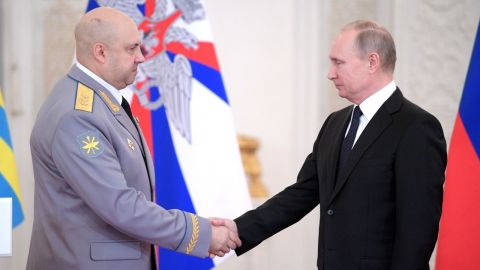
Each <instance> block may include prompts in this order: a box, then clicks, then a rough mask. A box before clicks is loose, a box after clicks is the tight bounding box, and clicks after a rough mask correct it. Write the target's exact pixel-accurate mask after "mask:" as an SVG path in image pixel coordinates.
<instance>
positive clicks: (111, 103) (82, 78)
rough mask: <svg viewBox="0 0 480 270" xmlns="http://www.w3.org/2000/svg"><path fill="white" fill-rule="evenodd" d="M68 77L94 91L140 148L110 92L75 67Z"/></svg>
mask: <svg viewBox="0 0 480 270" xmlns="http://www.w3.org/2000/svg"><path fill="white" fill-rule="evenodd" d="M68 76H70V77H71V78H72V79H74V80H76V81H79V82H81V83H83V84H85V85H86V86H87V87H88V88H90V89H92V90H93V91H95V93H96V94H97V95H98V96H99V97H100V98H101V100H102V101H103V102H104V103H105V105H106V106H107V108H109V109H110V111H111V112H112V114H113V115H114V116H115V118H116V119H117V121H118V122H120V124H121V125H122V126H123V127H124V128H125V129H127V130H128V132H129V133H130V135H132V137H133V139H134V140H135V141H136V142H137V144H138V145H140V146H142V142H141V139H140V137H139V135H138V132H137V130H136V128H135V126H134V124H133V122H132V121H131V120H130V117H128V115H127V113H126V112H125V110H123V108H122V106H121V105H120V104H119V103H118V102H117V101H116V99H115V98H114V97H113V96H112V95H111V94H110V92H108V91H107V90H106V89H104V87H103V86H101V85H100V84H99V83H98V82H96V81H95V80H94V79H92V78H91V77H90V76H88V75H87V74H85V73H84V72H83V71H81V70H80V69H79V68H78V67H77V66H76V65H74V66H73V67H72V68H71V69H70V72H69V73H68ZM142 151H143V150H142Z"/></svg>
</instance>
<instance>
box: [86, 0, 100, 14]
mask: <svg viewBox="0 0 480 270" xmlns="http://www.w3.org/2000/svg"><path fill="white" fill-rule="evenodd" d="M97 7H99V5H98V3H97V1H95V0H90V1H88V4H87V9H86V10H85V12H89V11H90V10H92V9H95V8H97Z"/></svg>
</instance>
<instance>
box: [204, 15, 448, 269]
mask: <svg viewBox="0 0 480 270" xmlns="http://www.w3.org/2000/svg"><path fill="white" fill-rule="evenodd" d="M329 57H330V62H331V63H330V70H329V73H328V78H329V79H330V80H331V81H332V82H333V83H334V84H335V87H336V88H337V89H338V93H339V95H340V96H341V97H343V98H346V99H347V100H349V101H350V102H352V103H353V105H352V106H348V107H346V108H344V109H342V110H339V111H337V112H334V113H332V114H331V115H330V116H329V117H328V118H327V119H326V120H325V123H324V124H323V127H322V128H321V130H320V133H319V134H318V137H317V139H316V141H315V143H314V145H313V151H312V153H311V154H310V155H308V156H307V158H306V160H305V163H304V164H303V166H302V168H301V170H300V172H299V174H298V178H297V182H296V183H294V184H292V185H291V186H289V187H287V188H286V189H285V190H283V191H282V192H280V193H278V194H277V195H275V196H274V197H273V198H271V199H270V200H268V201H267V202H265V203H264V204H263V205H261V206H260V207H258V208H257V209H255V210H252V211H249V212H247V213H245V214H244V215H242V216H240V217H238V218H237V219H235V221H234V222H233V221H231V220H221V219H217V220H214V221H213V223H214V224H216V225H221V224H225V225H227V226H229V227H230V228H231V229H232V230H236V229H237V227H238V234H239V236H240V239H241V241H242V243H243V245H242V246H241V247H239V248H237V249H236V250H235V252H236V253H237V254H238V255H240V254H243V253H245V252H247V251H248V250H250V249H252V248H254V247H255V246H257V245H258V244H259V243H261V242H262V241H263V240H265V239H266V238H268V237H270V236H272V235H274V234H276V233H277V232H279V231H281V230H283V229H285V228H286V227H288V226H290V225H292V224H294V223H296V222H297V221H298V220H300V219H301V218H302V217H304V216H305V215H306V214H307V213H308V212H310V211H311V210H312V209H314V208H315V207H316V206H317V205H318V204H319V203H320V232H319V241H318V260H317V266H318V268H319V269H323V270H357V269H365V270H387V269H388V270H425V269H429V265H428V261H429V258H430V256H431V253H432V250H433V248H434V246H435V242H436V239H437V231H438V223H439V220H440V215H441V207H442V194H443V182H444V172H445V166H446V149H445V148H446V146H445V145H446V144H445V139H444V136H443V131H442V127H441V125H440V123H439V122H438V120H437V119H436V118H435V117H434V116H432V115H431V114H430V113H428V112H426V111H424V110H423V109H421V108H420V107H418V106H417V105H415V104H413V103H412V102H410V101H408V100H407V99H405V98H404V97H403V95H402V93H401V91H400V89H399V88H397V86H396V84H395V82H394V80H393V71H394V67H395V61H396V51H395V44H394V41H393V38H392V36H391V35H390V33H389V32H388V31H387V30H386V29H385V28H383V27H381V26H379V25H378V24H376V23H374V22H371V21H356V22H353V23H350V24H348V25H346V26H345V27H344V28H343V29H342V31H341V32H340V33H339V35H338V36H337V37H336V39H335V40H334V42H333V45H332V49H331V52H330V56H329Z"/></svg>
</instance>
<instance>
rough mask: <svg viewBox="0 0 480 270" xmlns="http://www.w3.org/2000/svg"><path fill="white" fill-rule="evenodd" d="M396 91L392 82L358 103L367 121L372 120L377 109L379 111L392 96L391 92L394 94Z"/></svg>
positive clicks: (395, 86)
mask: <svg viewBox="0 0 480 270" xmlns="http://www.w3.org/2000/svg"><path fill="white" fill-rule="evenodd" d="M396 89H397V85H396V84H395V81H393V80H392V81H391V82H390V83H389V84H387V85H386V86H385V87H383V88H382V89H380V90H378V91H377V92H376V93H375V94H373V95H371V96H369V97H368V98H367V99H365V100H364V101H363V102H362V103H360V105H359V106H360V109H361V110H362V113H363V115H364V116H365V117H366V118H367V120H368V121H370V120H371V119H372V118H373V116H374V115H375V113H376V112H377V111H378V109H380V107H381V106H382V105H383V103H384V102H385V101H386V100H387V99H388V98H389V97H390V96H391V95H392V94H393V92H395V90H396Z"/></svg>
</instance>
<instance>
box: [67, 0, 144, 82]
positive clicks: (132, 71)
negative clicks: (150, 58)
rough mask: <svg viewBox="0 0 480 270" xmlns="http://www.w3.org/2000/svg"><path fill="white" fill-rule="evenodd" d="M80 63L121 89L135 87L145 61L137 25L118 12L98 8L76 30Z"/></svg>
mask: <svg viewBox="0 0 480 270" xmlns="http://www.w3.org/2000/svg"><path fill="white" fill-rule="evenodd" d="M75 40H76V47H77V48H76V53H77V61H78V62H79V63H80V64H82V65H83V66H85V67H86V68H87V69H88V70H90V71H91V72H93V73H94V74H96V75H97V76H99V77H100V78H102V79H103V80H104V81H106V82H107V83H109V84H110V85H112V86H114V87H115V88H117V89H123V88H125V87H127V86H128V85H129V84H132V83H133V82H134V80H135V76H136V74H137V67H138V65H139V64H140V63H142V62H143V61H145V58H144V57H143V54H142V51H141V49H140V45H141V39H140V34H139V32H138V29H137V25H136V24H135V22H134V21H133V20H132V19H131V18H130V17H128V16H127V15H126V14H125V13H122V12H120V11H118V10H116V9H113V8H108V7H100V8H96V9H94V10H92V11H90V12H88V13H86V14H85V15H84V16H83V17H82V19H81V20H80V22H79V23H78V24H77V26H76V28H75Z"/></svg>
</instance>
